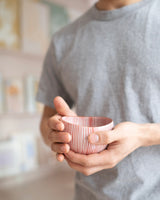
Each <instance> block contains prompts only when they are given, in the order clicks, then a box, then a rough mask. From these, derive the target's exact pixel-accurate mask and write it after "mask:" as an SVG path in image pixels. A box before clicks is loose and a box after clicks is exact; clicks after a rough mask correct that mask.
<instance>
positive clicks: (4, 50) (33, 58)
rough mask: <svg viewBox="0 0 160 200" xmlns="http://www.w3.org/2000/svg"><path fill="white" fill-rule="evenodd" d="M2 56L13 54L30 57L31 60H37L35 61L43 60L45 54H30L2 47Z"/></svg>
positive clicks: (0, 55) (25, 57) (13, 55)
mask: <svg viewBox="0 0 160 200" xmlns="http://www.w3.org/2000/svg"><path fill="white" fill-rule="evenodd" d="M2 56H12V57H17V58H19V57H21V58H24V59H29V60H35V61H43V59H44V55H36V54H35V55H34V54H28V53H24V52H22V51H20V50H7V49H2V48H0V57H2Z"/></svg>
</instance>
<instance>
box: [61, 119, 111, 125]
mask: <svg viewBox="0 0 160 200" xmlns="http://www.w3.org/2000/svg"><path fill="white" fill-rule="evenodd" d="M62 120H63V121H65V122H67V123H69V124H73V125H77V126H82V127H100V126H105V125H107V124H110V123H112V119H110V118H107V117H62Z"/></svg>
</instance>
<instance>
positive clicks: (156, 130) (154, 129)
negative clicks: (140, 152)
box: [141, 123, 160, 146]
mask: <svg viewBox="0 0 160 200" xmlns="http://www.w3.org/2000/svg"><path fill="white" fill-rule="evenodd" d="M141 133H142V134H141V141H142V146H152V145H159V144H160V124H156V123H148V124H142V125H141Z"/></svg>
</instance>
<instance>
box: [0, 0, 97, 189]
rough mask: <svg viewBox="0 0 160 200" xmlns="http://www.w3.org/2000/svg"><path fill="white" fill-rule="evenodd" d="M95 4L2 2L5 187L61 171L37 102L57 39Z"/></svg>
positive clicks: (0, 151) (0, 160)
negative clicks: (43, 128) (45, 64)
mask: <svg viewBox="0 0 160 200" xmlns="http://www.w3.org/2000/svg"><path fill="white" fill-rule="evenodd" d="M93 1H94V0H93ZM93 1H92V2H91V1H89V0H85V1H84V0H83V1H81V0H77V1H73V0H70V1H69V0H68V1H64V0H63V1H62V0H55V1H54V0H53V1H51V0H29V1H26V0H15V1H10V0H0V63H1V64H0V188H1V187H3V186H8V185H14V184H15V183H17V184H18V183H22V182H25V181H33V180H34V179H36V178H38V177H40V176H42V175H44V176H45V175H46V174H48V173H51V172H53V169H54V168H55V167H56V166H58V167H59V166H60V165H57V162H56V158H55V154H54V153H53V152H51V150H50V149H49V147H47V146H46V145H45V144H44V142H43V140H42V138H41V136H40V132H39V123H40V119H41V114H42V110H43V105H42V104H39V103H37V102H36V100H35V97H36V92H37V88H38V82H39V78H40V74H41V70H42V65H43V60H44V57H45V53H46V50H47V48H48V44H49V41H50V39H51V36H52V34H53V33H54V32H56V31H57V30H58V29H60V28H61V27H63V26H65V25H66V24H68V23H70V22H71V21H73V20H74V19H75V18H77V17H79V16H80V15H81V14H82V13H83V12H84V10H86V9H88V8H89V7H90V5H91V4H93ZM75 6H76V8H75ZM28 10H29V12H28ZM63 165H64V164H63Z"/></svg>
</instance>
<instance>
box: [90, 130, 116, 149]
mask: <svg viewBox="0 0 160 200" xmlns="http://www.w3.org/2000/svg"><path fill="white" fill-rule="evenodd" d="M117 140H119V136H118V134H117V133H116V132H115V131H114V130H110V131H99V132H95V133H92V134H90V135H89V136H88V141H89V143H91V144H100V145H107V144H110V143H112V142H115V141H117Z"/></svg>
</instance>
